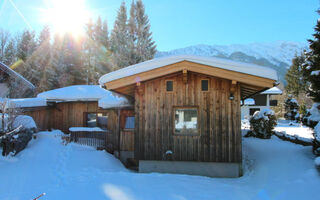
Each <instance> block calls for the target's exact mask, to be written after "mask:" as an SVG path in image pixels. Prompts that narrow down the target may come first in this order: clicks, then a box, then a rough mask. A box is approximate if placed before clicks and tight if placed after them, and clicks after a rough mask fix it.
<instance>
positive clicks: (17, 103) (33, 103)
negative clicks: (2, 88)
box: [0, 98, 47, 108]
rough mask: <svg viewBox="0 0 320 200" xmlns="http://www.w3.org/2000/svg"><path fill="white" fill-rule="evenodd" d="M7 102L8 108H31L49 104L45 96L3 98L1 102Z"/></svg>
mask: <svg viewBox="0 0 320 200" xmlns="http://www.w3.org/2000/svg"><path fill="white" fill-rule="evenodd" d="M4 101H5V102H6V106H7V108H30V107H41V106H47V101H46V100H45V99H43V98H25V99H1V98H0V103H3V102H4Z"/></svg>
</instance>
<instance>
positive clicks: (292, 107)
mask: <svg viewBox="0 0 320 200" xmlns="http://www.w3.org/2000/svg"><path fill="white" fill-rule="evenodd" d="M298 110H299V104H298V102H297V100H296V99H294V98H292V96H291V95H289V96H288V99H287V100H286V102H285V114H284V118H285V119H286V120H296V121H299V118H300V116H299V112H298Z"/></svg>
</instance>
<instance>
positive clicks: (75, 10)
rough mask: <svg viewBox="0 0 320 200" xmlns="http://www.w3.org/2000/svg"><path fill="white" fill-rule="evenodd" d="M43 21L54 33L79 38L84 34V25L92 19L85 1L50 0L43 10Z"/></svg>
mask: <svg viewBox="0 0 320 200" xmlns="http://www.w3.org/2000/svg"><path fill="white" fill-rule="evenodd" d="M41 13H42V19H43V21H44V23H45V24H48V25H49V26H50V27H51V29H52V31H53V32H54V33H58V34H65V33H69V34H71V35H73V36H74V37H79V36H81V35H83V33H84V25H85V23H86V22H88V20H89V18H90V12H89V10H88V9H87V7H86V4H85V0H49V1H46V8H44V9H41Z"/></svg>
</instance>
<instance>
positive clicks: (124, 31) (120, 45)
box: [110, 1, 130, 69]
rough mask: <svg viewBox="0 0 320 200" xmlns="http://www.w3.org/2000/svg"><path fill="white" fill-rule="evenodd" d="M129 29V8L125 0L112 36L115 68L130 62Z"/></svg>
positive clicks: (127, 64) (111, 46)
mask: <svg viewBox="0 0 320 200" xmlns="http://www.w3.org/2000/svg"><path fill="white" fill-rule="evenodd" d="M128 41H129V31H128V27H127V8H126V5H125V2H124V1H123V2H122V4H121V6H120V9H119V10H118V14H117V18H116V20H115V22H114V27H113V30H112V32H111V37H110V50H111V54H112V65H113V68H114V69H119V68H123V67H127V66H129V65H130V63H129V55H130V50H129V48H128V47H129V44H128Z"/></svg>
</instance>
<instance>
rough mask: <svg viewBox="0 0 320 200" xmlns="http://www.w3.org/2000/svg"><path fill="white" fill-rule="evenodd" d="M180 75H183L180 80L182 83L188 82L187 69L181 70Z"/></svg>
mask: <svg viewBox="0 0 320 200" xmlns="http://www.w3.org/2000/svg"><path fill="white" fill-rule="evenodd" d="M182 74H183V78H182V80H183V83H184V84H186V83H187V82H188V71H187V69H183V70H182Z"/></svg>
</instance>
